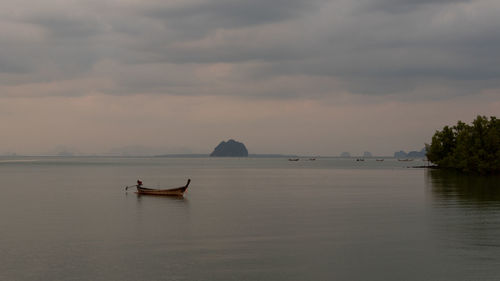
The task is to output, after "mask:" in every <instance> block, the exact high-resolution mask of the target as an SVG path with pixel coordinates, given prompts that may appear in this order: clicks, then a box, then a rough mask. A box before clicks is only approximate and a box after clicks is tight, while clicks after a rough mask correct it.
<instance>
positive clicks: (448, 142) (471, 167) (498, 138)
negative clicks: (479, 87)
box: [425, 116, 500, 174]
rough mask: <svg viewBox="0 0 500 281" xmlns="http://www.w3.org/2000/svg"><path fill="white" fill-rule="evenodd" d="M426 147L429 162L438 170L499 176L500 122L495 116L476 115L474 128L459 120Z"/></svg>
mask: <svg viewBox="0 0 500 281" xmlns="http://www.w3.org/2000/svg"><path fill="white" fill-rule="evenodd" d="M425 147H426V149H427V159H428V160H429V161H430V162H431V163H433V164H435V165H436V166H437V167H438V168H444V169H453V170H457V171H460V172H465V173H478V174H500V120H499V119H497V118H496V117H494V116H492V117H490V118H489V119H488V118H487V117H485V116H477V118H476V119H475V120H474V121H473V122H472V124H471V125H469V124H465V123H464V122H462V121H458V122H457V125H455V126H452V127H449V126H445V127H444V128H443V129H442V130H441V131H439V130H438V131H436V133H435V134H434V136H433V137H432V142H431V143H430V144H425Z"/></svg>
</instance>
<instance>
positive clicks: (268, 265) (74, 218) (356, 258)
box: [0, 158, 500, 280]
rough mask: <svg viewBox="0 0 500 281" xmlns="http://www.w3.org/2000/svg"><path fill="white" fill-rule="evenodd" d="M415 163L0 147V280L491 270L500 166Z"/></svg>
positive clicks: (499, 249) (499, 244)
mask: <svg viewBox="0 0 500 281" xmlns="http://www.w3.org/2000/svg"><path fill="white" fill-rule="evenodd" d="M421 164H423V163H422V162H419V161H414V162H398V161H395V160H393V159H387V160H385V161H384V162H376V161H374V160H368V159H367V160H366V161H365V162H356V161H353V160H352V159H335V158H331V159H328V158H319V159H317V160H316V161H307V160H301V161H298V162H289V161H287V160H286V159H252V158H249V159H208V158H207V159H205V158H198V159H171V158H0V176H1V179H2V181H3V192H2V195H1V197H0V229H1V232H0V280H498V278H499V276H500V179H499V178H498V177H496V178H495V177H471V176H469V177H466V176H461V175H457V174H454V173H446V172H444V171H435V170H430V171H429V170H424V169H409V168H406V167H405V166H407V165H421ZM138 178H140V179H142V180H143V181H144V184H145V185H147V186H153V187H155V186H165V187H176V186H181V185H184V184H185V181H186V180H187V178H191V179H192V183H191V186H190V188H189V189H188V192H187V194H186V195H185V197H184V199H179V198H168V197H167V198H164V197H150V196H137V195H136V194H135V193H133V192H130V191H129V192H127V193H126V192H125V190H124V187H125V186H126V185H131V184H134V182H135V180H137V179H138Z"/></svg>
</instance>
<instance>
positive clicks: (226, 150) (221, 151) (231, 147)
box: [210, 139, 248, 157]
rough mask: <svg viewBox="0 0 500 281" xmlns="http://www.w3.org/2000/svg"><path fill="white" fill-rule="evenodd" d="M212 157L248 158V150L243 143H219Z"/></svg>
mask: <svg viewBox="0 0 500 281" xmlns="http://www.w3.org/2000/svg"><path fill="white" fill-rule="evenodd" d="M210 157H248V150H247V148H246V147H245V145H244V144H243V143H241V142H237V141H235V140H233V139H230V140H228V141H227V142H225V141H222V142H221V143H219V145H218V146H217V147H216V148H215V149H214V151H213V152H212V153H211V154H210Z"/></svg>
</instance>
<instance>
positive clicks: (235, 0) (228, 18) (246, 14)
mask: <svg viewBox="0 0 500 281" xmlns="http://www.w3.org/2000/svg"><path fill="white" fill-rule="evenodd" d="M314 6H315V1H304V0H273V1H268V0H253V1H247V0H208V1H204V2H197V3H187V4H185V5H182V6H175V7H155V8H154V9H150V10H147V11H146V15H148V16H151V17H154V18H158V19H161V20H163V21H164V22H165V23H166V25H167V26H168V27H171V28H174V29H176V30H178V31H180V32H194V33H195V34H204V33H206V32H209V31H211V30H213V29H218V28H230V29H233V28H241V27H246V26H251V25H262V24H267V23H273V22H280V21H284V20H289V19H294V18H297V17H299V16H300V15H301V14H304V13H307V12H309V11H310V10H311V9H313V8H314Z"/></svg>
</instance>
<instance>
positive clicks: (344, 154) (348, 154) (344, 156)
mask: <svg viewBox="0 0 500 281" xmlns="http://www.w3.org/2000/svg"><path fill="white" fill-rule="evenodd" d="M340 157H343V158H350V157H351V153H349V152H342V153H341V154H340Z"/></svg>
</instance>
